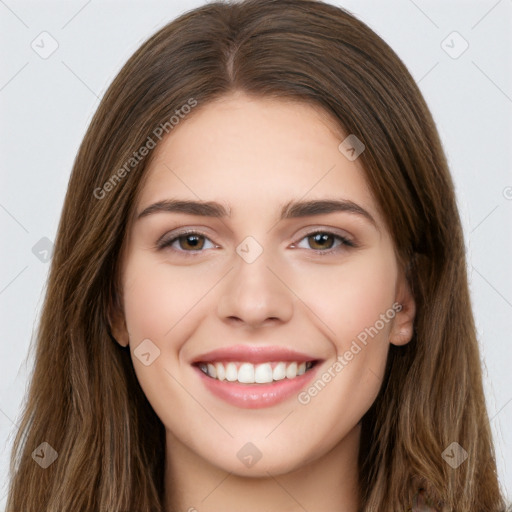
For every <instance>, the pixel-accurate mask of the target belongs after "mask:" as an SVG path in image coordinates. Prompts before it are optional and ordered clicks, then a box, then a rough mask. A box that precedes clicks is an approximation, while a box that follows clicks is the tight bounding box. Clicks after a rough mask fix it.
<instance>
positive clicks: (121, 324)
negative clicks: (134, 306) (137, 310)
mask: <svg viewBox="0 0 512 512" xmlns="http://www.w3.org/2000/svg"><path fill="white" fill-rule="evenodd" d="M107 318H108V322H109V326H110V332H111V335H112V337H113V338H114V339H115V340H116V341H117V343H119V345H121V346H122V347H127V346H128V344H129V342H130V338H129V336H128V329H127V327H126V321H125V318H124V314H123V312H122V308H121V307H120V305H117V304H116V305H114V304H112V303H110V304H109V307H108V312H107Z"/></svg>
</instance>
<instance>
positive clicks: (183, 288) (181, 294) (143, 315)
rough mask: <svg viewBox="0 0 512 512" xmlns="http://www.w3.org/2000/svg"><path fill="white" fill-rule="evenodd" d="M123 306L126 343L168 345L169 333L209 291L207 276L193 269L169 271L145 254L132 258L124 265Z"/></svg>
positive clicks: (210, 278)
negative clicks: (127, 335) (152, 342)
mask: <svg viewBox="0 0 512 512" xmlns="http://www.w3.org/2000/svg"><path fill="white" fill-rule="evenodd" d="M126 268H127V271H126V274H125V288H124V290H125V291H124V306H125V315H126V323H127V328H128V332H129V333H130V340H131V341H133V343H135V344H137V343H138V342H139V341H140V340H142V339H144V338H150V339H152V340H153V339H154V340H155V343H156V344H158V343H159V342H162V343H163V340H164V338H165V339H166V340H167V341H166V343H168V342H169V341H170V340H171V339H172V338H173V336H172V335H171V331H172V330H173V329H174V328H175V326H176V325H177V324H178V323H179V322H181V320H182V319H184V318H185V317H190V316H193V314H194V308H195V306H197V304H198V303H199V302H200V301H201V298H202V297H203V296H204V295H205V293H207V292H208V289H209V288H211V287H212V285H213V283H214V281H212V275H211V273H210V274H209V275H208V273H207V272H206V271H205V270H198V268H197V267H195V266H189V267H180V268H175V269H173V268H172V267H170V266H169V265H168V264H166V263H164V262H161V261H157V260H155V258H154V256H153V257H150V256H149V255H145V254H136V255H134V256H133V257H132V258H131V259H130V260H129V261H128V262H127V267H126Z"/></svg>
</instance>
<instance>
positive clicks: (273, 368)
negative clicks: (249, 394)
mask: <svg viewBox="0 0 512 512" xmlns="http://www.w3.org/2000/svg"><path fill="white" fill-rule="evenodd" d="M312 366H313V363H312V362H311V361H308V362H307V363H296V362H293V363H285V362H279V363H262V364H256V365H254V364H251V363H215V364H212V363H207V364H205V363H201V364H200V365H199V368H200V369H201V370H202V371H203V372H204V373H206V374H207V375H209V376H210V377H212V378H214V379H218V380H227V381H229V382H235V381H238V382H240V383H242V384H254V383H258V384H265V383H269V382H272V381H274V380H282V379H284V378H287V379H293V378H295V377H297V376H298V375H302V374H303V373H305V372H306V370H309V368H311V367H312Z"/></svg>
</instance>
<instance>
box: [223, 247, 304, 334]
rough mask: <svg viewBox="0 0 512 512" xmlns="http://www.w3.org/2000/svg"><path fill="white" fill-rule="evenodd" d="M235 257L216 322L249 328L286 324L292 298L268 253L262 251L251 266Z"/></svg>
mask: <svg viewBox="0 0 512 512" xmlns="http://www.w3.org/2000/svg"><path fill="white" fill-rule="evenodd" d="M235 256H236V259H235V268H234V269H233V270H231V272H229V273H228V274H227V276H226V280H225V282H224V283H223V287H222V288H221V296H220V299H219V302H218V306H217V313H218V316H219V318H220V319H221V320H222V321H223V322H227V323H230V324H233V325H237V324H238V325H241V326H248V327H251V328H257V327H263V326H266V325H273V324H279V323H285V322H288V321H289V320H290V318H291V317H292V315H293V308H294V304H293V301H294V297H295V296H294V294H293V292H292V291H291V290H290V288H288V286H287V284H286V279H285V278H284V277H285V276H284V275H282V274H283V273H282V272H280V271H279V266H278V265H277V262H276V259H275V258H273V257H272V255H271V253H270V251H266V250H264V251H263V253H262V254H261V255H260V256H259V257H258V258H257V259H256V260H255V261H253V262H252V263H248V262H247V261H244V259H243V258H241V257H239V256H238V255H235Z"/></svg>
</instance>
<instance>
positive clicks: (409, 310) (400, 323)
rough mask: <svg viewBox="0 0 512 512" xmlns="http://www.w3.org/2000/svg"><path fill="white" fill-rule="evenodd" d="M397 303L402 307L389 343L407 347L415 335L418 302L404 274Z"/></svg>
mask: <svg viewBox="0 0 512 512" xmlns="http://www.w3.org/2000/svg"><path fill="white" fill-rule="evenodd" d="M396 302H397V303H398V304H400V305H401V306H402V307H401V309H400V310H398V308H397V313H396V315H395V318H394V319H393V326H392V327H391V332H390V334H389V342H390V343H391V344H393V345H405V344H407V343H409V341H411V339H412V336H413V334H414V317H415V315H416V302H415V300H414V296H413V293H412V291H411V287H410V285H409V282H408V280H407V278H406V276H405V273H404V272H401V273H400V276H399V279H398V282H397V286H396Z"/></svg>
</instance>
